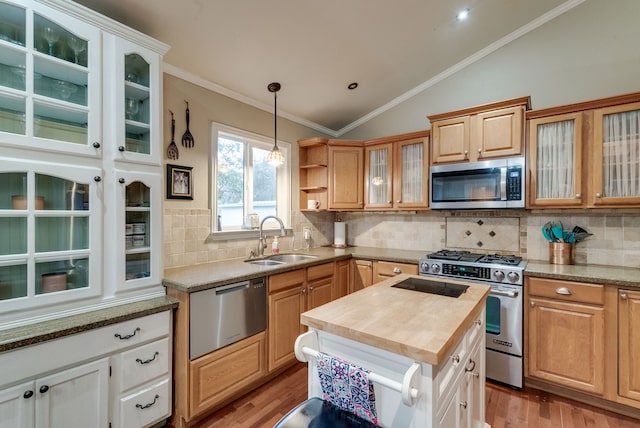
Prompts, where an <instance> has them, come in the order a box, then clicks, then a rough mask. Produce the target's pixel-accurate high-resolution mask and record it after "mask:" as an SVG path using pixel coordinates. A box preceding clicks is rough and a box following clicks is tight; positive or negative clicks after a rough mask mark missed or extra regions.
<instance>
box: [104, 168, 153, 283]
mask: <svg viewBox="0 0 640 428" xmlns="http://www.w3.org/2000/svg"><path fill="white" fill-rule="evenodd" d="M116 176H117V180H116V181H117V182H118V192H117V193H118V195H117V197H116V204H118V205H119V206H120V207H121V208H120V209H121V214H120V215H118V216H117V217H118V223H117V225H116V226H115V227H116V230H117V233H116V237H115V239H114V242H116V247H114V248H113V249H112V254H113V257H114V259H113V260H114V261H115V262H116V264H117V269H116V270H115V274H116V275H117V277H116V278H115V283H116V284H118V287H119V288H120V289H121V290H131V289H135V288H139V287H141V286H149V285H157V284H158V283H159V281H160V277H159V276H160V266H161V260H160V258H161V257H162V255H161V250H160V248H161V245H162V244H161V241H162V228H161V225H160V219H161V215H162V214H161V207H160V204H161V200H160V199H161V198H160V194H161V193H160V192H161V182H162V176H161V175H160V174H146V173H135V174H129V173H125V172H122V171H117V172H116Z"/></svg>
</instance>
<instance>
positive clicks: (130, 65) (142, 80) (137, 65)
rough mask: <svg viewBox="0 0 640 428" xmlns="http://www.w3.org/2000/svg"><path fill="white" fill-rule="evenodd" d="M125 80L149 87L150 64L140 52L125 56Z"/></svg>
mask: <svg viewBox="0 0 640 428" xmlns="http://www.w3.org/2000/svg"><path fill="white" fill-rule="evenodd" d="M123 77H124V80H125V81H127V82H131V83H135V84H137V85H140V86H144V87H146V88H148V87H149V64H148V63H147V62H146V61H145V60H144V58H142V57H141V56H140V55H138V54H130V55H126V56H125V57H124V76H123Z"/></svg>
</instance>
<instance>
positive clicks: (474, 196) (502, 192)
mask: <svg viewBox="0 0 640 428" xmlns="http://www.w3.org/2000/svg"><path fill="white" fill-rule="evenodd" d="M524 165H525V163H524V157H523V156H519V157H511V158H504V159H494V160H487V161H480V162H471V163H457V164H450V165H436V166H432V167H431V168H429V193H430V195H431V202H430V206H431V208H432V209H471V208H524V198H525V192H524V184H525V179H524V170H525V169H524Z"/></svg>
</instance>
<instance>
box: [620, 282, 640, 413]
mask: <svg viewBox="0 0 640 428" xmlns="http://www.w3.org/2000/svg"><path fill="white" fill-rule="evenodd" d="M618 394H619V395H620V396H622V397H624V398H628V399H630V400H634V401H635V402H631V403H627V402H626V401H624V402H625V404H631V405H634V406H635V407H640V291H637V290H636V291H633V290H626V289H622V290H619V291H618Z"/></svg>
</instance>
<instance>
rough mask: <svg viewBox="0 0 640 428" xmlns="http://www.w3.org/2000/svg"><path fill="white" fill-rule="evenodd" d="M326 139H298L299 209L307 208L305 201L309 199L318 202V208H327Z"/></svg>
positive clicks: (327, 158)
mask: <svg viewBox="0 0 640 428" xmlns="http://www.w3.org/2000/svg"><path fill="white" fill-rule="evenodd" d="M328 141H329V140H327V139H326V138H309V139H306V140H300V141H298V147H299V148H298V151H299V154H298V157H299V180H300V211H305V210H308V205H307V202H308V201H310V200H315V201H318V202H319V203H320V205H319V207H318V209H323V210H326V209H327V185H328V173H327V171H328V170H327V168H328V165H329V152H328V149H327V142H328ZM313 210H315V208H314V209H313Z"/></svg>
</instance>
